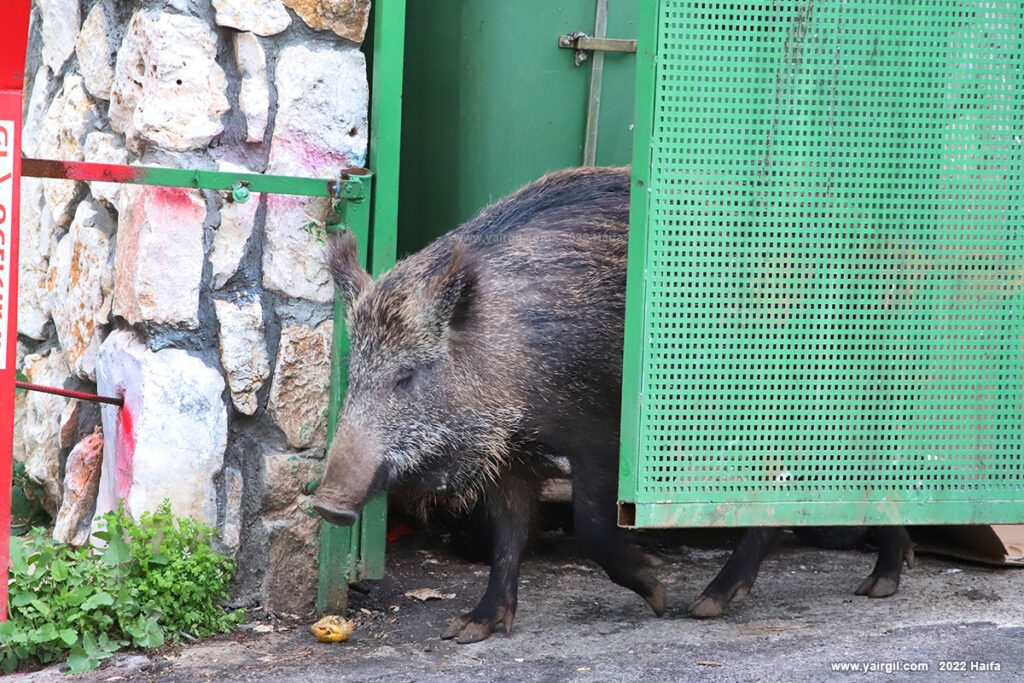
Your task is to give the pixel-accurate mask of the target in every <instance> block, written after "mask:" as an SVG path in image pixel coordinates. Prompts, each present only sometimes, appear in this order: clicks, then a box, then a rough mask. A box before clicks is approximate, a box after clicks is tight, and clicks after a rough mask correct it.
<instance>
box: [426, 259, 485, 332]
mask: <svg viewBox="0 0 1024 683" xmlns="http://www.w3.org/2000/svg"><path fill="white" fill-rule="evenodd" d="M476 280H477V272H476V263H475V262H474V259H473V257H472V256H471V255H470V253H469V250H468V248H467V247H466V245H465V244H464V243H462V242H456V243H455V246H454V247H452V257H451V260H449V261H448V267H447V268H445V269H444V272H443V273H441V275H439V276H438V278H437V279H436V280H434V282H432V283H431V285H430V290H429V292H430V296H431V298H432V299H433V301H434V315H435V321H436V323H437V325H438V326H439V327H441V328H442V329H443V328H444V327H445V326H450V327H454V328H459V327H461V326H462V324H463V323H465V321H466V317H467V315H468V313H469V307H470V304H471V303H472V302H473V296H474V294H475V293H476Z"/></svg>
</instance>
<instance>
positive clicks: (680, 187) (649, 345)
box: [620, 0, 1024, 527]
mask: <svg viewBox="0 0 1024 683" xmlns="http://www.w3.org/2000/svg"><path fill="white" fill-rule="evenodd" d="M1022 19H1024V17H1022V16H1021V7H1020V3H1018V2H1000V3H981V2H967V3H950V2H946V1H945V0H942V1H937V0H925V1H921V0H918V1H916V2H888V1H881V0H873V1H872V0H825V1H820V0H819V1H817V2H812V1H811V0H800V1H796V2H787V3H739V4H737V3H731V2H690V1H686V0H659V1H658V2H650V3H644V4H643V8H642V13H641V17H640V28H639V40H640V45H639V53H638V74H637V105H636V107H637V137H636V143H635V144H636V149H635V153H634V163H633V174H634V184H633V198H632V220H631V226H632V228H631V234H630V244H629V284H628V290H627V322H626V357H625V386H624V402H623V403H624V405H623V432H622V466H621V477H620V498H621V500H622V503H621V504H620V517H621V521H622V523H623V524H624V525H626V526H638V527H644V526H728V525H791V524H863V523H869V524H893V523H906V524H918V523H980V522H984V523H996V522H1002V523H1019V522H1024V420H1022V418H1024V391H1022V379H1024V353H1022V351H1024V349H1022V331H1024V327H1022V323H1024V315H1022V305H1024V297H1022V291H1024V233H1022V229H1024V223H1022V218H1024V216H1022V199H1024V184H1022V181H1024V177H1022V163H1021V162H1022V154H1021V149H1022V136H1024V108H1022V97H1024V74H1022V73H1021V69H1020V55H1021V54H1022V47H1024V46H1022V44H1021V42H1022V39H1021V30H1022V25H1021V21H1022Z"/></svg>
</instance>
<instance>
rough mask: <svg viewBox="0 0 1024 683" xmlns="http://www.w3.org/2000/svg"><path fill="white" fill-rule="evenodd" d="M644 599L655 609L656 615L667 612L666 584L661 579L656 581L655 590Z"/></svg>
mask: <svg viewBox="0 0 1024 683" xmlns="http://www.w3.org/2000/svg"><path fill="white" fill-rule="evenodd" d="M644 600H646V601H647V604H648V605H650V606H651V609H652V610H654V616H656V617H660V616H662V615H663V614H665V586H664V585H663V584H662V583H661V582H660V581H657V582H656V584H655V586H654V590H653V591H651V594H650V595H648V596H647V597H645V598H644Z"/></svg>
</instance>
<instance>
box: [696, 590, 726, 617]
mask: <svg viewBox="0 0 1024 683" xmlns="http://www.w3.org/2000/svg"><path fill="white" fill-rule="evenodd" d="M725 605H726V602H725V601H723V600H722V599H721V598H713V597H711V596H710V595H702V596H700V597H699V598H697V602H695V603H693V604H692V605H690V616H691V617H697V618H698V619H714V618H716V617H720V616H722V612H724V611H725Z"/></svg>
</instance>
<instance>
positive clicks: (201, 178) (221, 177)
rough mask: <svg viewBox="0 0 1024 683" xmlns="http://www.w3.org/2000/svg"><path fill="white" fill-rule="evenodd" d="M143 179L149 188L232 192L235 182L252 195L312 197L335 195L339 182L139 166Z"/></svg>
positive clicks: (321, 179) (141, 179) (141, 178)
mask: <svg viewBox="0 0 1024 683" xmlns="http://www.w3.org/2000/svg"><path fill="white" fill-rule="evenodd" d="M137 168H138V169H139V171H140V180H139V181H138V182H142V183H145V184H147V185H168V186H171V187H194V188H199V189H203V190H230V189H231V188H232V187H234V185H235V183H239V182H241V183H248V188H249V191H250V192H267V193H271V194H296V195H304V196H308V197H329V196H331V193H330V188H329V186H328V183H330V182H334V180H335V179H323V178H300V177H296V176H282V175H261V174H259V173H229V172H224V171H195V170H188V169H178V168H158V167H152V166H139V167H137Z"/></svg>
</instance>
